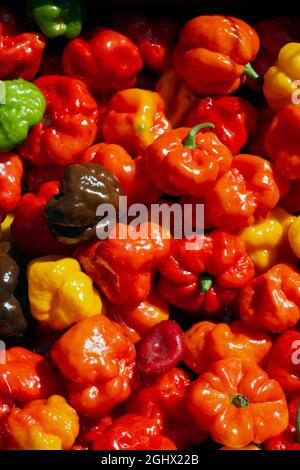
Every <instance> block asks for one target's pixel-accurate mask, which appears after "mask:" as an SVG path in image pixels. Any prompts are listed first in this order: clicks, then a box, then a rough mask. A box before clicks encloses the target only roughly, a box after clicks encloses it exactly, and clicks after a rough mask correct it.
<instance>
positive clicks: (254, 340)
mask: <svg viewBox="0 0 300 470" xmlns="http://www.w3.org/2000/svg"><path fill="white" fill-rule="evenodd" d="M271 350H272V340H271V338H270V336H268V335H267V334H265V333H264V332H261V331H257V330H254V329H252V328H249V327H248V326H247V325H245V324H244V323H243V322H242V321H240V320H234V321H233V322H232V323H231V324H229V325H228V324H226V323H218V324H216V323H213V322H209V321H201V322H199V323H195V324H194V325H192V327H191V328H190V329H189V330H187V331H186V332H185V353H184V357H183V361H184V363H185V364H186V365H187V366H188V367H189V368H190V369H191V370H192V371H194V372H196V373H197V374H202V373H203V372H205V371H206V370H207V369H208V368H209V366H210V365H211V364H212V363H213V362H216V361H219V360H221V359H226V358H227V357H237V358H240V359H245V360H249V361H253V362H255V363H256V364H258V365H259V366H260V367H262V368H264V367H265V366H266V364H267V361H268V359H269V357H270V353H271Z"/></svg>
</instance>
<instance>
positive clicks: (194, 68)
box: [174, 15, 259, 95]
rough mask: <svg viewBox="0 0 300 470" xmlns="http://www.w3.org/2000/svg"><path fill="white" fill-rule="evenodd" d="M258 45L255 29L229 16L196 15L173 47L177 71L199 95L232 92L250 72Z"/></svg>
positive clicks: (186, 25)
mask: <svg viewBox="0 0 300 470" xmlns="http://www.w3.org/2000/svg"><path fill="white" fill-rule="evenodd" d="M258 49H259V38H258V35H257V34H256V32H255V31H254V29H252V28H251V27H250V26H249V25H248V24H247V23H245V22H244V21H242V20H240V19H237V18H234V17H232V16H220V15H210V16H198V17H197V18H194V19H192V20H190V21H188V22H187V23H186V24H185V25H184V26H183V28H182V30H181V34H180V38H179V42H178V44H177V46H176V48H175V53H174V65H175V68H176V71H177V73H178V74H179V75H180V76H181V77H182V78H183V79H184V80H185V81H186V82H187V83H188V85H189V86H190V87H191V88H192V89H193V90H194V91H196V92H198V93H200V94H202V95H210V94H211V95H227V94H230V93H233V92H234V91H235V90H236V89H237V88H238V87H239V86H240V85H242V83H243V82H244V80H245V77H246V75H245V74H250V75H251V76H253V78H257V76H256V74H255V72H254V71H253V70H251V68H250V67H249V65H250V64H249V62H251V61H253V60H254V58H255V56H256V54H257V52H258Z"/></svg>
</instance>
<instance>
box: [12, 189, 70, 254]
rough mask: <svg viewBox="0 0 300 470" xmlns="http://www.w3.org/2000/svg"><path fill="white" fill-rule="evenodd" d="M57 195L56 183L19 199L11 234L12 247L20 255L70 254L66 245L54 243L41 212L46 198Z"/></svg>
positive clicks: (43, 209)
mask: <svg viewBox="0 0 300 470" xmlns="http://www.w3.org/2000/svg"><path fill="white" fill-rule="evenodd" d="M58 193H59V183H58V182H57V181H52V182H51V181H50V182H47V183H45V184H43V185H41V187H40V189H39V193H38V194H32V193H27V194H24V196H22V197H21V199H20V200H19V202H18V204H17V207H16V212H15V217H14V220H13V222H12V224H11V229H10V231H11V237H12V241H13V245H14V246H15V247H16V248H17V249H18V250H20V251H21V252H22V253H24V254H26V255H28V256H31V257H37V256H43V255H49V254H53V255H54V254H56V255H60V254H61V255H63V254H67V253H68V252H69V251H70V250H69V248H68V246H66V245H63V244H62V243H60V242H58V241H57V240H55V238H54V237H53V235H52V234H51V232H50V230H49V228H48V224H47V219H46V216H45V213H44V212H45V207H46V204H47V201H48V199H50V198H51V197H52V196H53V195H54V194H58Z"/></svg>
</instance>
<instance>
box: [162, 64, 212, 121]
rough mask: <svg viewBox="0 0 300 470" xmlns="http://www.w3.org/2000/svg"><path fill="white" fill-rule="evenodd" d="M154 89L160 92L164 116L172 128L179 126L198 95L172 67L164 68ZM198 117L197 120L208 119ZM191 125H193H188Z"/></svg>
mask: <svg viewBox="0 0 300 470" xmlns="http://www.w3.org/2000/svg"><path fill="white" fill-rule="evenodd" d="M155 90H156V91H157V93H159V94H160V96H161V97H162V99H163V100H164V102H165V105H166V116H167V118H168V119H169V121H170V123H171V124H172V126H173V127H174V128H177V127H181V126H183V125H184V123H185V119H186V117H187V114H188V113H189V112H190V111H191V109H192V108H193V107H194V106H196V104H197V103H198V101H199V95H198V94H197V93H195V92H194V91H193V90H192V89H191V88H190V87H189V86H188V84H187V83H186V82H185V81H184V80H182V78H181V77H179V75H178V74H177V73H176V71H175V69H174V68H173V67H172V68H170V69H168V70H166V71H165V72H164V73H163V74H162V76H161V77H160V79H159V80H158V82H157V83H156V87H155ZM209 120H210V119H204V120H203V119H200V120H198V121H197V123H194V124H193V125H196V124H198V122H205V121H209ZM189 127H193V126H189Z"/></svg>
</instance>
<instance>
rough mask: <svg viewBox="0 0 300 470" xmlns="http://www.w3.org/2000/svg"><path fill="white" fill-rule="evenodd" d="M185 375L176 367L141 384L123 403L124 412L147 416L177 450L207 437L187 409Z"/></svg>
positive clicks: (188, 382) (186, 378)
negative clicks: (149, 381)
mask: <svg viewBox="0 0 300 470" xmlns="http://www.w3.org/2000/svg"><path fill="white" fill-rule="evenodd" d="M190 388H191V380H190V377H189V374H188V373H187V372H185V371H183V370H182V369H180V368H178V367H173V368H172V369H170V370H169V371H167V372H165V373H163V374H161V375H159V377H157V378H156V379H155V380H152V382H151V383H149V384H145V385H144V386H142V387H141V388H140V389H139V390H138V391H137V392H136V393H135V394H133V395H132V396H131V397H130V398H129V400H128V401H127V403H126V407H125V412H127V413H134V414H137V415H139V416H144V417H147V418H151V419H153V420H155V421H156V423H157V425H158V426H159V427H160V429H161V432H162V433H163V434H165V435H166V436H168V437H169V438H170V439H172V441H174V442H175V444H176V447H177V448H178V449H185V448H187V447H191V446H193V445H198V444H200V443H201V442H203V441H204V440H205V439H206V438H207V433H206V432H205V431H203V430H202V429H200V428H199V427H198V426H197V424H196V422H195V420H194V419H193V417H192V415H191V414H190V413H189V411H188V408H187V399H188V395H189V391H190Z"/></svg>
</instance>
